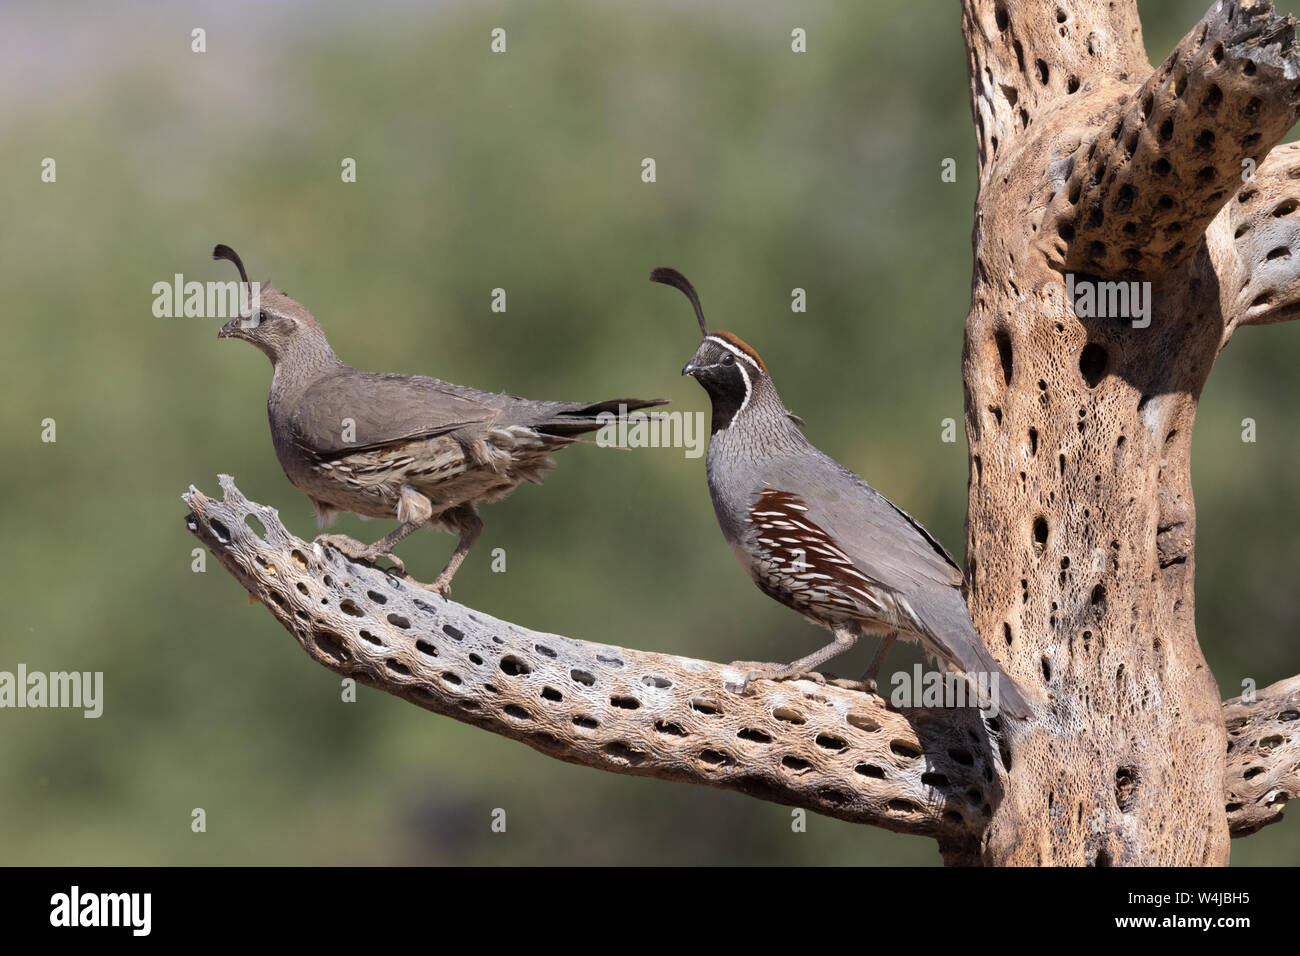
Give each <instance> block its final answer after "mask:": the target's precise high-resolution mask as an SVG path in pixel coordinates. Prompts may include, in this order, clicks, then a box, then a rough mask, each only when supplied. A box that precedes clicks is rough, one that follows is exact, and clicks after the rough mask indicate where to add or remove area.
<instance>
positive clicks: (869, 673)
mask: <svg viewBox="0 0 1300 956" xmlns="http://www.w3.org/2000/svg"><path fill="white" fill-rule="evenodd" d="M897 638H898V632H897V631H890V632H889V633H888V634H886V635H885V636H884V637H882V638H881V639H880V646H879V647H877V648H876V653H875V656H874V657H872V658H871V663H870V664H868V665H867V670H866V672H865V673H864V674H863V675H862V683H864V684H866V685H867V686H868V687H870V688H871V690H872V692H873V693H874V692H875V690H876V675H877V674H879V673H880V665H881V664H883V663H884V662H885V655H886V654H887V653H888V652H889V648H890V646H891V645H892V644H893V643H894V641H895V640H897Z"/></svg>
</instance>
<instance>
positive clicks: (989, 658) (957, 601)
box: [909, 588, 1034, 719]
mask: <svg viewBox="0 0 1300 956" xmlns="http://www.w3.org/2000/svg"><path fill="white" fill-rule="evenodd" d="M909 600H910V601H911V603H912V604H913V605H914V606H915V605H917V604H918V602H917V600H916V599H915V598H913V597H911V596H910V595H909ZM916 610H917V611H918V612H920V617H921V619H922V621H924V622H925V624H926V630H927V631H928V632H929V633H928V634H927V635H926V637H928V638H929V640H928V642H927V643H929V644H930V645H931V646H932V647H933V649H934V651H935V653H936V655H937V656H938V657H940V658H942V659H943V660H944V661H946V662H948V663H949V664H950V665H952V666H953V667H954V668H956V669H958V670H960V671H961V672H962V673H963V674H966V675H967V676H968V677H974V676H975V675H978V674H985V675H988V679H989V681H990V689H992V688H991V684H992V681H993V680H995V679H996V681H997V690H996V692H995V694H994V697H995V699H996V701H997V705H998V711H999V713H1004V714H1007V715H1009V716H1011V717H1015V718H1018V719H1024V718H1027V717H1030V716H1032V714H1033V712H1034V711H1033V708H1032V706H1031V705H1030V703H1029V700H1028V699H1027V698H1026V697H1025V694H1024V692H1023V691H1022V690H1021V689H1020V688H1019V687H1018V686H1016V682H1015V681H1014V680H1012V678H1011V675H1010V674H1008V673H1007V672H1006V671H1005V670H1003V669H1002V667H1001V665H999V664H998V662H997V661H995V660H994V659H993V655H992V654H990V653H989V651H988V648H986V647H985V646H984V642H983V641H981V640H980V637H979V635H978V634H977V633H975V625H974V624H973V623H972V622H971V619H970V614H969V612H967V610H966V602H965V601H963V600H962V598H961V594H960V592H958V591H957V590H956V589H955V588H954V589H951V592H950V595H944V597H943V598H942V599H939V600H931V601H927V602H925V605H924V607H916Z"/></svg>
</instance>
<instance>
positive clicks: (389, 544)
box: [316, 485, 433, 574]
mask: <svg viewBox="0 0 1300 956" xmlns="http://www.w3.org/2000/svg"><path fill="white" fill-rule="evenodd" d="M398 494H399V496H400V497H399V498H398V501H397V518H398V520H399V521H401V522H402V523H401V524H400V525H399V526H398V527H397V528H395V529H394V530H392V531H390V532H388V534H386V535H384V536H383V537H382V538H380V539H379V540H378V541H376V542H375V543H374V544H363V543H361V542H360V541H358V540H357V539H356V538H354V537H352V536H351V535H346V534H323V535H320V536H319V537H318V538H317V539H316V540H317V541H319V542H320V543H321V544H325V545H329V546H330V547H332V548H334V549H335V550H337V551H340V552H342V553H343V554H345V555H347V556H348V557H349V558H353V559H355V560H357V561H377V560H379V559H380V558H387V559H388V560H390V561H392V562H393V564H395V565H396V566H397V570H399V571H401V572H402V573H403V574H405V573H406V565H404V564H403V563H402V559H401V558H399V557H398V556H397V555H395V554H393V548H395V547H397V545H398V543H399V542H401V541H403V540H405V539H406V538H409V537H410V536H411V535H412V534H414V533H415V532H416V531H418V530H420V528H422V527H424V525H425V524H426V523H427V522H428V521H429V518H430V517H431V516H432V515H433V504H432V503H431V502H430V501H429V499H428V498H426V497H425V496H424V495H422V494H420V493H419V492H418V491H416V490H415V489H414V488H412V487H411V486H410V485H402V488H401V490H400V492H399V493H398Z"/></svg>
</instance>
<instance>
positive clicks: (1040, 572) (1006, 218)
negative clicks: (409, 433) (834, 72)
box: [186, 0, 1300, 865]
mask: <svg viewBox="0 0 1300 956" xmlns="http://www.w3.org/2000/svg"><path fill="white" fill-rule="evenodd" d="M963 26H964V32H965V36H966V43H967V50H968V66H969V74H970V86H971V97H972V111H973V114H974V118H975V125H976V132H977V141H978V150H979V165H980V168H979V177H980V182H979V195H978V199H977V203H976V209H975V228H974V236H973V241H974V251H975V270H974V279H973V282H972V295H971V309H970V314H969V316H968V318H967V322H966V329H965V346H964V350H963V375H964V379H965V386H966V425H967V435H968V438H969V441H970V454H971V459H970V460H971V470H970V487H969V503H968V520H967V574H968V578H969V580H970V583H971V597H970V607H971V614H972V617H973V618H974V621H975V625H976V627H977V629H978V630H979V632H980V634H981V635H982V636H983V638H984V640H985V641H986V642H987V643H988V645H989V647H990V649H991V650H992V653H993V654H994V656H995V657H997V658H998V660H999V662H1000V663H1001V664H1002V665H1003V666H1004V667H1005V668H1006V669H1007V670H1008V671H1009V672H1010V673H1011V674H1012V675H1013V676H1014V677H1015V678H1016V679H1017V680H1018V681H1020V682H1021V683H1022V685H1023V686H1024V687H1025V688H1026V690H1028V691H1029V692H1030V693H1031V696H1034V697H1038V698H1041V700H1042V704H1041V706H1040V709H1039V713H1038V714H1037V715H1036V717H1035V719H1033V720H1030V721H1027V722H1024V723H1023V724H1017V725H1008V726H1005V727H1004V726H999V725H998V724H997V723H996V722H991V723H988V724H986V723H985V722H984V721H983V720H982V719H981V718H980V717H979V715H978V714H976V713H974V712H973V711H964V710H904V711H898V710H895V709H892V708H890V707H889V706H887V705H886V704H885V703H884V702H883V701H882V700H880V699H879V698H878V697H875V696H874V695H871V694H868V693H866V692H865V691H864V690H863V689H861V688H860V687H857V686H854V685H848V684H844V683H833V684H831V685H823V684H817V683H814V682H813V681H810V680H801V681H793V682H788V683H774V682H770V681H758V682H755V684H754V685H753V689H754V693H753V694H752V695H747V696H740V695H736V694H734V693H730V692H729V691H727V690H726V689H725V686H724V685H725V684H726V683H727V682H730V681H735V680H737V679H738V678H739V676H740V675H739V674H738V673H737V672H735V671H733V670H731V669H730V668H728V667H725V666H723V665H720V664H712V663H709V662H705V661H695V660H690V659H686V658H679V657H674V656H670V655H663V654H652V653H646V652H640V651H632V650H626V649H623V648H618V647H613V646H609V645H600V644H588V643H584V642H581V641H574V640H571V639H568V638H563V637H558V636H555V635H548V634H537V633H534V632H531V631H527V630H525V629H523V628H521V627H519V626H517V625H514V624H509V623H506V622H501V621H497V620H494V619H492V618H489V617H487V616H485V615H482V614H479V613H478V612H475V611H471V610H469V609H467V608H464V607H461V606H460V605H457V604H455V603H453V602H450V601H443V600H440V599H434V598H432V597H430V596H429V595H428V594H427V592H418V591H416V590H415V589H413V588H411V587H410V586H409V585H407V584H404V583H403V582H402V581H401V580H400V579H398V578H395V577H393V576H391V575H387V574H385V573H383V572H381V571H378V570H376V569H373V568H370V567H368V566H365V565H360V564H355V563H351V562H348V561H346V560H344V559H342V558H341V557H340V556H338V555H337V554H336V553H334V552H329V551H322V550H319V549H317V548H315V547H314V546H313V545H310V544H307V543H305V542H303V541H301V540H299V539H297V538H293V537H292V536H291V535H289V534H288V533H287V532H286V531H285V530H284V529H283V527H282V526H281V525H280V523H279V520H278V518H277V517H276V515H275V513H274V512H273V511H271V510H270V509H266V508H263V507H261V506H259V505H254V504H251V503H248V502H246V501H245V500H244V499H243V498H242V496H240V495H239V494H238V492H237V490H236V489H234V487H233V485H232V484H231V483H229V480H228V479H226V478H224V477H223V486H224V487H225V490H226V498H225V500H224V501H220V502H218V501H214V500H212V499H209V498H207V497H205V496H203V495H202V494H200V493H198V492H193V491H192V492H191V493H190V494H189V495H187V496H186V500H187V502H188V504H189V505H190V508H191V509H192V510H191V515H190V517H189V521H190V527H191V528H192V530H193V531H194V532H195V534H197V535H198V536H199V537H200V538H201V539H202V540H203V541H204V542H205V543H206V544H207V545H208V546H209V547H210V548H211V549H212V550H213V552H214V553H215V554H216V555H217V556H218V557H219V558H220V560H221V561H222V563H223V564H224V565H225V566H226V567H227V568H228V569H229V570H230V571H231V572H232V573H233V574H234V575H235V577H236V578H237V579H238V580H239V581H240V582H241V583H242V584H243V585H244V587H246V588H247V589H248V590H249V592H250V593H252V594H254V595H255V596H257V597H258V598H259V599H261V600H262V601H263V603H265V604H266V605H267V606H268V608H269V609H270V610H271V612H272V613H273V614H274V615H275V616H276V617H277V619H278V620H279V621H280V622H281V623H282V624H284V626H285V627H286V628H288V629H289V630H290V631H291V632H292V633H293V634H294V636H295V637H296V638H297V640H298V641H299V642H300V643H301V644H302V646H303V647H304V649H305V650H307V652H308V653H309V654H311V655H312V657H313V658H315V659H316V660H317V661H319V662H320V663H321V664H323V665H325V666H326V667H329V668H331V669H332V670H335V671H338V672H340V673H344V674H348V675H350V676H354V677H356V678H357V679H359V680H363V681H365V682H367V683H370V684H372V685H374V686H377V687H380V688H382V689H384V690H386V691H389V692H390V693H394V694H396V695H398V696H401V697H403V698H405V699H407V700H409V701H411V702H413V703H416V704H418V705H420V706H422V707H425V708H427V709H429V710H433V711H435V712H438V713H443V714H447V715H449V716H452V717H454V718H456V719H458V720H462V721H465V722H467V723H471V724H474V725H476V726H479V727H482V728H484V729H487V730H491V731H492V732H494V733H500V734H504V735H506V736H509V737H513V738H516V739H519V740H522V741H524V742H525V743H527V744H529V745H530V746H532V747H534V748H536V749H538V750H540V751H542V752H544V753H547V754H550V755H552V756H555V757H558V758H559V759H562V760H567V761H571V762H575V763H582V764H586V765H589V766H593V767H599V768H601V769H606V770H612V771H616V772H621V773H630V774H639V775H645V776H656V777H663V778H668V779H674V780H682V781H686V782H691V783H700V784H706V785H710V786H718V787H725V788H729V789H734V790H738V791H741V792H744V793H748V794H751V795H754V796H758V797H762V798H764V799H769V800H774V801H777V802H780V803H786V804H790V805H793V806H799V807H806V808H808V809H811V810H815V811H817V812H819V813H825V814H828V815H831V816H836V817H840V818H842V819H847V820H853V821H855V822H860V823H869V824H873V825H877V826H882V827H886V828H888V829H892V830H897V831H901V832H907V833H916V834H923V835H928V836H932V837H935V838H936V839H937V840H938V841H939V844H940V847H941V849H942V850H943V852H944V855H945V858H946V859H947V860H948V861H949V862H960V863H972V862H981V863H986V864H1084V865H1087V864H1223V863H1225V862H1226V861H1227V859H1228V837H1229V835H1230V834H1231V835H1246V834H1249V833H1252V832H1255V831H1256V830H1258V829H1259V828H1260V827H1261V826H1264V825H1266V824H1268V823H1271V822H1274V821H1276V820H1277V819H1279V817H1280V816H1281V812H1282V807H1283V805H1284V804H1285V802H1286V800H1287V799H1288V798H1289V797H1291V796H1293V795H1294V794H1295V793H1296V789H1297V787H1298V786H1300V779H1298V778H1300V771H1298V770H1297V766H1298V764H1297V751H1298V750H1300V705H1298V703H1297V698H1298V697H1300V678H1292V679H1291V680H1289V681H1285V682H1283V683H1281V684H1276V685H1274V686H1273V687H1270V688H1268V689H1267V690H1266V691H1263V692H1262V693H1261V694H1260V696H1259V697H1258V698H1257V699H1255V700H1253V701H1241V700H1240V699H1238V700H1234V701H1230V702H1229V703H1228V704H1227V705H1226V708H1227V710H1226V717H1225V710H1224V706H1225V705H1222V704H1221V703H1220V700H1219V693H1218V688H1217V686H1216V684H1215V681H1214V677H1213V675H1212V674H1211V673H1210V672H1209V669H1208V668H1207V667H1206V664H1205V660H1204V657H1203V656H1202V654H1201V650H1200V646H1199V644H1198V642H1197V639H1196V631H1195V624H1194V616H1193V600H1194V595H1193V574H1194V565H1195V557H1194V542H1195V529H1196V513H1195V508H1194V505H1193V500H1192V489H1191V481H1190V469H1189V455H1190V448H1191V435H1192V425H1193V423H1194V420H1195V415H1196V404H1197V400H1198V398H1199V396H1200V393H1201V389H1202V387H1203V386H1204V384H1205V381H1206V377H1207V376H1208V374H1209V371H1210V368H1211V367H1212V365H1213V363H1214V359H1215V358H1216V357H1217V355H1218V352H1219V350H1220V349H1222V348H1223V347H1224V345H1225V344H1226V343H1227V341H1228V339H1229V337H1230V336H1231V335H1232V333H1233V331H1234V330H1235V329H1236V328H1237V327H1238V326H1241V325H1260V324H1267V323H1270V322H1276V321H1281V320H1284V319H1289V318H1293V317H1295V316H1296V315H1297V314H1300V255H1297V253H1300V213H1298V212H1297V210H1300V149H1298V148H1293V147H1282V148H1278V149H1274V147H1275V146H1276V144H1277V142H1278V141H1279V139H1280V138H1281V137H1282V136H1283V135H1284V134H1285V133H1286V131H1287V129H1288V128H1289V127H1290V126H1291V124H1292V123H1293V122H1294V120H1295V117H1296V112H1297V106H1298V105H1300V79H1298V78H1300V54H1297V51H1296V48H1295V35H1294V22H1293V21H1291V20H1290V19H1289V18H1288V19H1283V18H1279V17H1277V16H1275V15H1274V14H1273V13H1272V11H1271V8H1270V7H1268V6H1267V5H1266V4H1256V3H1251V2H1247V0H1236V2H1233V3H1228V2H1223V3H1219V4H1217V5H1216V6H1215V7H1214V8H1213V9H1212V10H1211V11H1210V12H1209V13H1208V14H1207V15H1206V17H1205V18H1204V20H1203V21H1202V22H1201V23H1199V24H1197V25H1196V26H1195V27H1194V28H1193V29H1192V31H1191V32H1189V33H1188V35H1187V37H1186V38H1184V40H1183V41H1182V42H1180V44H1179V45H1178V48H1177V49H1176V50H1175V51H1174V53H1173V54H1171V55H1170V57H1169V58H1168V59H1167V60H1166V61H1165V63H1164V64H1163V65H1162V66H1161V67H1160V68H1158V69H1156V70H1152V68H1151V67H1150V65H1149V63H1148V62H1147V59H1146V54H1145V52H1144V50H1143V46H1142V40H1141V30H1140V25H1139V22H1138V18H1137V13H1136V9H1135V7H1134V5H1133V3H1132V2H1131V0H1114V2H1111V0H1052V2H1042V0H1015V2H1009V0H1008V2H1002V0H966V2H965V3H964V8H963ZM1243 163H1245V165H1243ZM1252 165H1255V166H1257V167H1258V170H1257V175H1255V176H1254V177H1253V178H1250V181H1248V182H1243V179H1242V175H1243V172H1245V173H1249V172H1250V171H1251V167H1252ZM1067 277H1069V278H1070V280H1071V281H1075V280H1077V281H1078V282H1079V283H1082V284H1087V283H1095V282H1099V281H1111V280H1125V281H1127V280H1135V281H1143V282H1149V283H1151V287H1150V288H1151V298H1150V304H1151V311H1150V316H1149V319H1150V321H1149V323H1146V322H1138V323H1136V324H1135V323H1134V322H1133V321H1132V319H1131V317H1116V316H1114V315H1111V316H1109V317H1093V316H1090V315H1087V314H1083V311H1082V310H1081V309H1078V310H1077V309H1074V308H1072V307H1071V303H1066V302H1065V301H1064V300H1063V295H1062V283H1063V282H1064V281H1065V280H1066V278H1067ZM248 515H253V516H255V517H256V518H258V519H259V520H260V521H261V523H262V524H263V525H264V526H265V528H266V534H265V537H264V538H262V537H258V536H257V535H254V534H253V533H252V532H251V531H250V530H249V529H248V528H247V527H246V525H245V523H244V519H245V517H246V516H248ZM1225 720H1226V724H1225Z"/></svg>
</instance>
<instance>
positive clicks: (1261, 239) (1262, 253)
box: [1219, 143, 1300, 334]
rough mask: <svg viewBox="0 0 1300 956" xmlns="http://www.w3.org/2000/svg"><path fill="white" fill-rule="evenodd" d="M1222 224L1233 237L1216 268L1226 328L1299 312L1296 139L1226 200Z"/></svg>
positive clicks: (1299, 158)
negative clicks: (1233, 195) (1225, 253)
mask: <svg viewBox="0 0 1300 956" xmlns="http://www.w3.org/2000/svg"><path fill="white" fill-rule="evenodd" d="M1222 229H1223V232H1224V233H1226V234H1227V235H1230V236H1231V237H1232V246H1231V250H1230V254H1228V255H1225V256H1224V259H1225V261H1224V263H1223V265H1222V267H1221V268H1220V270H1219V274H1220V276H1222V277H1223V281H1222V283H1221V286H1220V289H1219V293H1220V296H1221V299H1222V308H1223V314H1224V315H1225V316H1229V317H1230V318H1231V325H1230V326H1229V328H1228V333H1229V334H1231V332H1232V330H1233V328H1234V327H1236V326H1239V325H1268V324H1270V323H1273V322H1283V321H1286V320H1289V319H1294V318H1296V317H1297V315H1300V143H1287V144H1285V145H1283V146H1279V147H1277V148H1276V149H1274V150H1273V151H1272V152H1271V153H1269V154H1268V158H1267V159H1265V160H1264V162H1263V163H1262V164H1260V167H1259V169H1258V171H1257V173H1256V175H1255V178H1254V180H1252V181H1251V182H1249V183H1246V184H1245V185H1243V186H1242V187H1241V188H1240V189H1238V190H1237V194H1236V197H1235V198H1234V199H1233V201H1232V202H1230V203H1229V204H1228V209H1227V217H1226V221H1225V222H1224V223H1223V224H1222Z"/></svg>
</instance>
